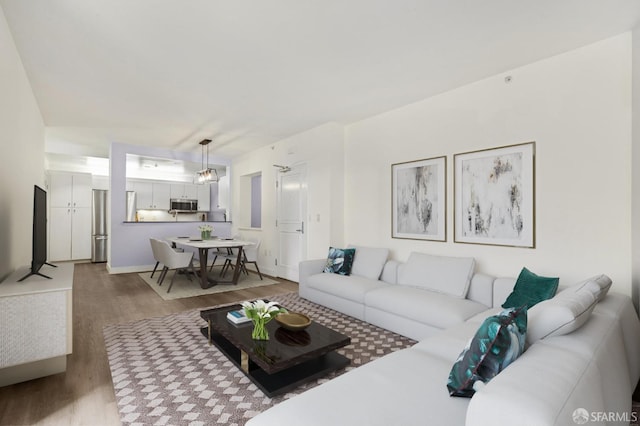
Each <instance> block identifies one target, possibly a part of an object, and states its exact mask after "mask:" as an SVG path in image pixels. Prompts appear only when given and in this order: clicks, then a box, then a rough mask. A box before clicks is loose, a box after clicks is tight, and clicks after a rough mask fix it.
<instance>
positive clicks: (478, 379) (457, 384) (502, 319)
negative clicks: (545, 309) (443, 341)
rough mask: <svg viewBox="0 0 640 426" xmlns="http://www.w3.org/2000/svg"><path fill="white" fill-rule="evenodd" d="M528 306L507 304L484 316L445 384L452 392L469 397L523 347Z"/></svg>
mask: <svg viewBox="0 0 640 426" xmlns="http://www.w3.org/2000/svg"><path fill="white" fill-rule="evenodd" d="M526 332H527V309H526V307H521V308H509V309H505V310H504V311H502V312H501V313H500V314H498V315H494V316H491V317H489V318H487V319H486V320H485V321H484V322H483V323H482V325H481V326H480V328H479V329H478V331H477V332H476V334H475V336H473V338H472V339H471V340H470V341H469V343H468V344H467V346H466V347H465V349H464V350H463V351H462V353H461V354H460V356H459V357H458V360H457V361H456V362H455V364H454V365H453V368H452V369H451V373H450V374H449V380H448V381H447V388H448V389H449V394H450V395H451V396H463V397H467V398H470V397H472V396H473V394H474V393H475V392H476V391H477V390H478V389H479V385H480V384H482V385H484V384H485V383H487V382H489V380H491V379H493V378H494V377H495V376H496V375H497V374H498V373H500V372H501V371H502V370H504V369H505V368H506V367H507V366H508V365H509V364H511V363H512V362H513V361H515V360H516V359H517V358H518V357H519V356H520V354H522V352H523V351H524V343H525V335H526Z"/></svg>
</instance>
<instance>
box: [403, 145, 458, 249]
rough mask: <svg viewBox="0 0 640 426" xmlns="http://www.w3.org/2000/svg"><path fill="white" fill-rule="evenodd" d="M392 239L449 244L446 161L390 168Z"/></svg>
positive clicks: (438, 158)
mask: <svg viewBox="0 0 640 426" xmlns="http://www.w3.org/2000/svg"><path fill="white" fill-rule="evenodd" d="M391 188H392V190H391V210H392V212H391V217H392V219H391V221H392V224H391V237H392V238H404V239H413V240H431V241H446V240H447V157H446V156H442V157H434V158H426V159H422V160H415V161H408V162H404V163H395V164H392V165H391Z"/></svg>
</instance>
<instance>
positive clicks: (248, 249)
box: [242, 238, 262, 279]
mask: <svg viewBox="0 0 640 426" xmlns="http://www.w3.org/2000/svg"><path fill="white" fill-rule="evenodd" d="M247 241H250V242H252V243H253V244H250V245H248V246H244V247H243V248H242V268H243V269H244V271H245V272H247V263H253V264H254V266H255V267H256V271H257V272H258V275H259V276H260V279H262V273H261V272H260V268H258V253H260V243H261V242H262V241H261V240H259V239H253V238H249V239H248V240H247Z"/></svg>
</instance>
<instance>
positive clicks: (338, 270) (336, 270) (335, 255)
mask: <svg viewBox="0 0 640 426" xmlns="http://www.w3.org/2000/svg"><path fill="white" fill-rule="evenodd" d="M354 254H355V249H340V248H335V247H329V255H328V256H327V263H326V265H325V266H324V270H323V271H322V272H326V273H328V274H339V275H350V274H351V265H352V264H353V255H354Z"/></svg>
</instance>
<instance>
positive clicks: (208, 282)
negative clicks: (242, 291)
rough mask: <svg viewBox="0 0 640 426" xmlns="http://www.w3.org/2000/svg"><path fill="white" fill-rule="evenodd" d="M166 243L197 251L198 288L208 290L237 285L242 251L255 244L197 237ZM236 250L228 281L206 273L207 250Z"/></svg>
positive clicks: (228, 239)
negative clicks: (198, 260)
mask: <svg viewBox="0 0 640 426" xmlns="http://www.w3.org/2000/svg"><path fill="white" fill-rule="evenodd" d="M165 239H166V240H167V241H169V242H170V243H172V244H173V245H175V246H179V245H180V246H184V247H190V248H195V249H198V255H199V257H200V287H202V288H210V287H213V286H216V285H218V284H233V285H237V284H238V278H239V277H240V269H241V268H240V264H241V262H242V249H243V247H245V246H249V245H252V244H255V243H253V242H251V241H243V240H236V239H233V238H210V239H202V238H198V237H168V238H165ZM221 248H223V249H230V250H231V252H233V249H237V252H238V255H237V258H236V263H235V264H234V265H233V266H234V268H233V276H232V277H231V279H230V280H225V279H219V278H213V277H211V276H210V274H209V273H208V271H207V262H208V257H209V250H211V249H221Z"/></svg>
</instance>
